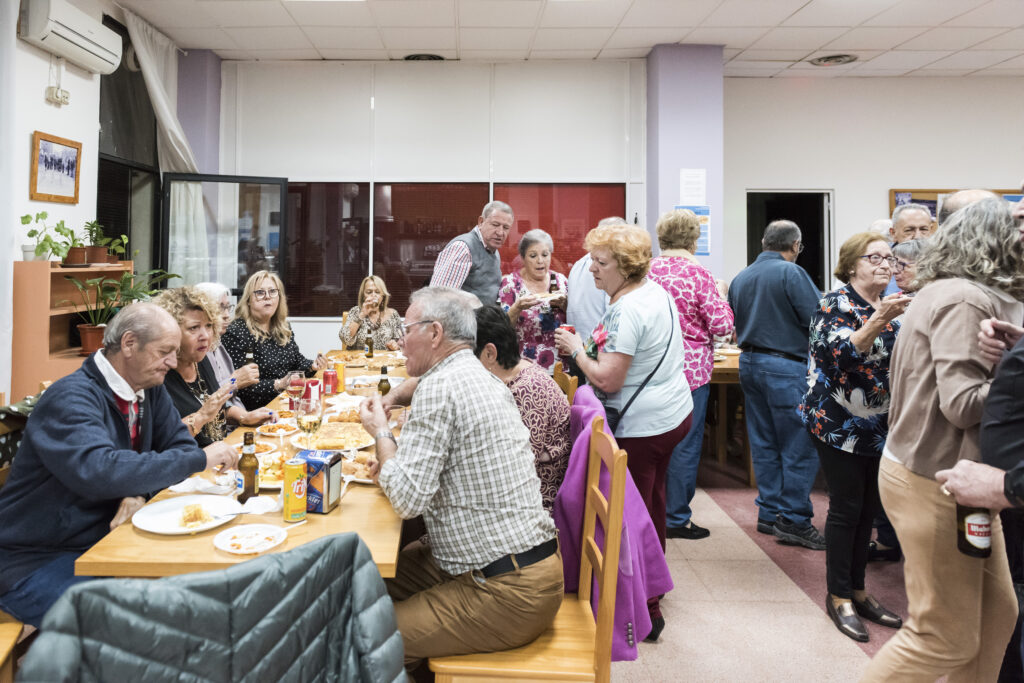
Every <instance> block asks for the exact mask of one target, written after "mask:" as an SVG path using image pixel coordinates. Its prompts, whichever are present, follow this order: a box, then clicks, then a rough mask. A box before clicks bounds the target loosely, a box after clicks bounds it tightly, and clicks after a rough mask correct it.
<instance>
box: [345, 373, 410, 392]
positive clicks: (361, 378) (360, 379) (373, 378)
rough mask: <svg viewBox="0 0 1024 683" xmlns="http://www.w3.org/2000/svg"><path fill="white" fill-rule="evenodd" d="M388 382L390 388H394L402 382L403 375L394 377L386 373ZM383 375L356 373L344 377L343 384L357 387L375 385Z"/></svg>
mask: <svg viewBox="0 0 1024 683" xmlns="http://www.w3.org/2000/svg"><path fill="white" fill-rule="evenodd" d="M386 376H387V378H388V382H389V383H390V384H391V388H392V389H394V388H395V387H397V386H398V385H399V384H401V383H402V380H403V379H405V378H404V377H396V376H394V375H386ZM383 377H385V375H358V376H356V377H346V378H345V386H351V387H353V388H357V387H375V386H377V384H378V383H379V382H380V380H381V379H382V378H383Z"/></svg>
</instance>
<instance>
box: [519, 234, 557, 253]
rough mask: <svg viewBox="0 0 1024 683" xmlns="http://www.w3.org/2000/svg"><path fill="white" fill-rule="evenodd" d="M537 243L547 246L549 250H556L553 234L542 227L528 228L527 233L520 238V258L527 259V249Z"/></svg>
mask: <svg viewBox="0 0 1024 683" xmlns="http://www.w3.org/2000/svg"><path fill="white" fill-rule="evenodd" d="M537 243H540V244H543V245H544V246H546V247H547V248H548V251H554V250H555V243H554V242H553V241H552V240H551V235H549V234H548V233H546V232H545V231H543V230H541V229H540V228H534V229H533V230H527V231H526V233H525V234H524V235H523V236H522V237H521V238H519V258H521V259H525V258H526V251H527V249H529V248H530V247H532V246H533V245H535V244H537Z"/></svg>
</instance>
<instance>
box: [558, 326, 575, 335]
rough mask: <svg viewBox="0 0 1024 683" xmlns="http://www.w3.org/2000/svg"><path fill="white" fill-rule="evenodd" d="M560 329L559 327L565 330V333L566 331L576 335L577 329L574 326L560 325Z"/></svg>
mask: <svg viewBox="0 0 1024 683" xmlns="http://www.w3.org/2000/svg"><path fill="white" fill-rule="evenodd" d="M558 327H559V328H560V329H563V330H565V331H566V332H568V333H569V334H576V328H575V327H573V326H572V325H559V326H558Z"/></svg>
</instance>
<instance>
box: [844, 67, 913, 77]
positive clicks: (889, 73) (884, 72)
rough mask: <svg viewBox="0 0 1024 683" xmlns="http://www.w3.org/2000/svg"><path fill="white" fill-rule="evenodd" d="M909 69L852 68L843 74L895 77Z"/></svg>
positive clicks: (850, 75)
mask: <svg viewBox="0 0 1024 683" xmlns="http://www.w3.org/2000/svg"><path fill="white" fill-rule="evenodd" d="M909 71H910V69H852V70H850V71H849V73H847V74H845V75H846V76H848V77H850V78H895V77H897V76H903V75H905V74H907V73H908V72H909Z"/></svg>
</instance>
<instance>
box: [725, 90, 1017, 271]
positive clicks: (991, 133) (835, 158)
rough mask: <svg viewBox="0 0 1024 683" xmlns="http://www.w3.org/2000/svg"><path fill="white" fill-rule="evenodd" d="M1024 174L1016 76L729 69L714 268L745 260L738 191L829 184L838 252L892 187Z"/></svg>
mask: <svg viewBox="0 0 1024 683" xmlns="http://www.w3.org/2000/svg"><path fill="white" fill-rule="evenodd" d="M1022 177H1024V79H1022V78H832V79H761V78H727V79H725V221H726V243H727V244H732V245H734V246H733V247H732V248H731V249H730V250H729V251H727V252H726V254H725V273H724V276H725V277H728V278H732V277H733V276H734V275H735V274H736V273H737V272H739V271H740V270H742V269H743V268H744V267H745V266H746V253H745V252H746V192H747V190H799V189H811V188H813V189H825V190H827V189H831V190H834V191H835V219H836V221H835V226H834V229H835V234H834V239H833V245H835V246H834V250H835V251H836V252H838V248H839V245H841V244H842V243H843V241H844V240H845V239H846V238H848V237H849V236H850V235H852V234H853V233H856V232H860V231H862V230H866V229H867V227H868V225H870V223H871V221H873V220H875V219H876V218H884V217H886V216H887V215H888V213H889V190H890V189H892V188H911V189H925V188H968V187H985V188H992V189H1010V188H1015V187H1018V186H1019V183H1020V181H1021V178H1022Z"/></svg>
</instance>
